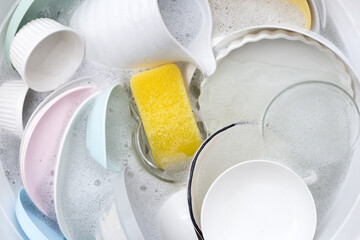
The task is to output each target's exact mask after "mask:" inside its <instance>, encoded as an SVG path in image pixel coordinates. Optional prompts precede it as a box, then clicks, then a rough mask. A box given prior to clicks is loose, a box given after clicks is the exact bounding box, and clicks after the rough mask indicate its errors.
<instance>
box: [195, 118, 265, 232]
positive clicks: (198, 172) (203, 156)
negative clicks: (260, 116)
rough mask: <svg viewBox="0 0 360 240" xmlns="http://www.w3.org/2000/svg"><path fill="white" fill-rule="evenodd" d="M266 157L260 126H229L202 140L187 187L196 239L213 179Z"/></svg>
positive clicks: (247, 124)
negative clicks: (248, 162)
mask: <svg viewBox="0 0 360 240" xmlns="http://www.w3.org/2000/svg"><path fill="white" fill-rule="evenodd" d="M266 153H267V149H266V145H265V143H264V141H263V139H262V135H261V130H260V126H259V125H258V123H256V122H241V123H238V124H232V125H229V126H227V127H225V128H223V129H221V130H219V131H217V132H216V133H214V134H212V135H211V136H210V137H209V138H207V139H206V140H205V142H204V143H203V144H202V145H201V147H200V148H199V150H198V152H197V153H196V155H195V156H194V159H193V162H192V165H191V169H190V177H189V183H188V204H189V209H190V216H191V220H192V222H193V224H194V227H195V229H196V231H197V232H198V233H199V234H200V235H201V222H200V216H201V214H200V213H201V207H202V204H203V200H204V197H205V195H206V193H207V191H208V189H209V188H210V186H211V184H212V183H213V182H214V181H215V179H216V178H217V177H218V176H220V175H221V173H223V172H224V171H226V170H227V169H228V168H230V167H232V166H234V165H236V164H238V163H240V162H244V161H248V160H252V159H265V156H267V155H268V154H266ZM220 160H221V161H220Z"/></svg>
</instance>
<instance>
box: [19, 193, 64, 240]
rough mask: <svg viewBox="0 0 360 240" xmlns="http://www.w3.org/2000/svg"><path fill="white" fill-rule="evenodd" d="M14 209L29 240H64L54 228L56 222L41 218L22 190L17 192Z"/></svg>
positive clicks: (40, 214) (41, 215)
mask: <svg viewBox="0 0 360 240" xmlns="http://www.w3.org/2000/svg"><path fill="white" fill-rule="evenodd" d="M15 209H16V217H17V220H18V222H19V223H20V225H21V227H22V229H23V230H24V232H25V233H26V236H27V237H28V238H29V239H39V240H49V239H54V240H63V239H64V237H63V236H62V234H61V233H60V230H59V229H57V227H56V222H55V221H54V220H52V219H49V218H46V217H44V216H43V214H42V213H41V212H40V211H39V209H37V208H36V206H35V205H34V204H33V203H32V202H31V199H30V198H29V196H28V195H27V193H26V191H25V189H24V188H22V189H21V190H20V191H19V195H18V198H17V200H16V207H15Z"/></svg>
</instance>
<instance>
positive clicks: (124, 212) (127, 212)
mask: <svg viewBox="0 0 360 240" xmlns="http://www.w3.org/2000/svg"><path fill="white" fill-rule="evenodd" d="M128 174H129V173H128V168H125V169H123V171H121V172H120V174H119V179H118V184H117V188H116V189H115V193H114V197H115V203H116V209H117V214H118V218H119V220H120V224H121V227H122V229H123V231H124V234H125V236H126V238H127V239H138V240H143V239H145V238H144V236H143V234H142V232H141V230H140V227H139V225H138V222H137V220H136V218H135V216H134V213H133V209H132V207H131V204H130V199H129V196H128V193H127V190H126V185H127V184H126V179H127V177H126V176H127V175H128Z"/></svg>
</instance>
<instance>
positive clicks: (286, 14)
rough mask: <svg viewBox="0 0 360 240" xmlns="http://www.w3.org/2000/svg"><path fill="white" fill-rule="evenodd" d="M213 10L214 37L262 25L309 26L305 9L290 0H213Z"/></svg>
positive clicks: (211, 3) (211, 2) (211, 1)
mask: <svg viewBox="0 0 360 240" xmlns="http://www.w3.org/2000/svg"><path fill="white" fill-rule="evenodd" d="M209 3H210V6H211V9H212V13H213V24H214V29H213V37H214V38H216V37H222V36H225V35H227V34H229V33H231V32H234V31H237V30H240V29H243V28H246V27H251V26H259V25H283V26H290V27H301V28H306V18H305V15H304V14H303V13H302V11H301V9H300V8H299V7H298V6H297V5H296V4H295V3H293V2H291V1H287V0H270V1H269V0H209Z"/></svg>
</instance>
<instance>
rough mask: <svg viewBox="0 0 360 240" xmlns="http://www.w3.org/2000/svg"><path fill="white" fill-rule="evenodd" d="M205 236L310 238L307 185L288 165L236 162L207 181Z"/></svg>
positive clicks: (312, 223)
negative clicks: (213, 179)
mask: <svg viewBox="0 0 360 240" xmlns="http://www.w3.org/2000/svg"><path fill="white" fill-rule="evenodd" d="M201 223H202V230H203V235H204V238H205V239H206V240H215V239H228V240H230V239H246V240H259V239H267V240H289V239H291V240H312V239H313V237H314V234H315V229H316V208H315V203H314V199H313V197H312V195H311V192H310V190H309V189H308V187H307V186H306V184H305V183H304V182H303V180H302V179H301V178H300V177H299V176H298V175H296V173H294V172H293V171H292V170H290V169H289V168H287V167H285V166H283V165H280V164H277V163H272V162H269V161H262V160H258V161H249V162H245V163H240V164H238V165H235V166H233V167H232V168H230V169H228V170H227V171H225V172H224V173H223V174H221V175H220V176H219V177H218V178H217V179H216V180H215V182H214V183H213V184H212V186H211V187H210V189H209V191H208V193H207V194H206V197H205V199H204V204H203V207H202V211H201Z"/></svg>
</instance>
